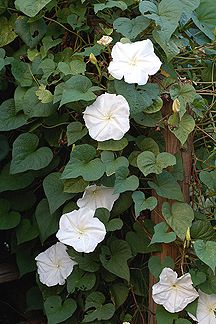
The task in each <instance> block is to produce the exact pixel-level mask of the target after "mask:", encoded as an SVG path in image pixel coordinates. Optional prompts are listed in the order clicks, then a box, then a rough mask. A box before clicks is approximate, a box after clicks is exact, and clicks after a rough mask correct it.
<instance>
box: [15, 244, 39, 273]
mask: <svg viewBox="0 0 216 324" xmlns="http://www.w3.org/2000/svg"><path fill="white" fill-rule="evenodd" d="M16 262H17V266H18V268H19V273H20V277H22V276H23V275H24V274H26V273H29V272H32V271H35V269H36V263H35V260H34V258H32V251H31V248H29V247H28V246H26V245H20V247H19V248H18V249H17V250H16Z"/></svg>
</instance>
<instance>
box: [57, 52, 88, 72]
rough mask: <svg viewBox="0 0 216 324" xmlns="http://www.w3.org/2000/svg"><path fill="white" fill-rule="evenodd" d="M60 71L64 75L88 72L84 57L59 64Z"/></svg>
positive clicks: (73, 58)
mask: <svg viewBox="0 0 216 324" xmlns="http://www.w3.org/2000/svg"><path fill="white" fill-rule="evenodd" d="M58 69H59V71H60V72H62V73H63V74H64V75H77V74H83V73H85V70H86V63H85V62H83V58H82V57H79V56H77V57H72V61H71V62H59V63H58Z"/></svg>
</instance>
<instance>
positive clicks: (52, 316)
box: [44, 296, 77, 324]
mask: <svg viewBox="0 0 216 324" xmlns="http://www.w3.org/2000/svg"><path fill="white" fill-rule="evenodd" d="M44 308H45V312H46V315H47V318H48V324H57V323H61V322H64V321H65V320H66V319H68V318H69V317H71V315H72V314H73V313H74V312H75V310H76V308H77V305H76V302H75V300H73V299H71V298H68V299H66V300H65V301H64V302H63V303H62V299H61V297H60V296H50V297H48V298H47V299H46V301H45V303H44Z"/></svg>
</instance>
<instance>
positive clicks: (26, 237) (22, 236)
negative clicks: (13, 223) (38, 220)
mask: <svg viewBox="0 0 216 324" xmlns="http://www.w3.org/2000/svg"><path fill="white" fill-rule="evenodd" d="M38 234H39V233H38V228H37V225H35V224H31V222H30V220H29V219H22V221H21V222H20V223H19V225H18V227H17V228H16V237H17V244H22V243H24V242H28V241H31V240H33V239H34V238H36V237H37V236H38Z"/></svg>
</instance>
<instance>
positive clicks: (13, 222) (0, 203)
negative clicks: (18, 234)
mask: <svg viewBox="0 0 216 324" xmlns="http://www.w3.org/2000/svg"><path fill="white" fill-rule="evenodd" d="M20 220H21V216H20V214H19V213H18V212H14V211H10V203H9V201H8V200H6V199H0V230H7V229H10V228H14V227H16V226H17V225H18V224H19V222H20Z"/></svg>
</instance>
